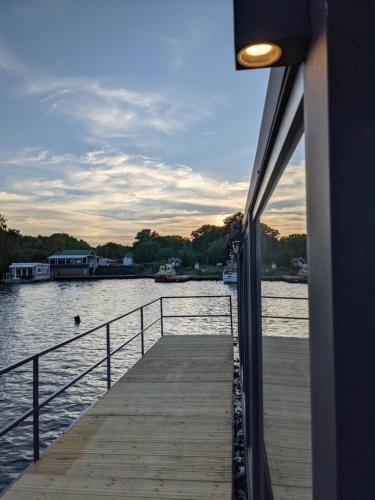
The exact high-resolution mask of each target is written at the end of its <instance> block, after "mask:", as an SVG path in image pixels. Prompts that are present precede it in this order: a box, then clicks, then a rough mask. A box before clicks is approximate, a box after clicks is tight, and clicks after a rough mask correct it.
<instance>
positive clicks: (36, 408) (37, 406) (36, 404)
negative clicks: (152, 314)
mask: <svg viewBox="0 0 375 500" xmlns="http://www.w3.org/2000/svg"><path fill="white" fill-rule="evenodd" d="M219 297H220V298H228V299H229V313H228V314H204V315H202V314H196V315H194V314H193V315H192V314H189V315H165V314H164V313H163V301H164V300H170V299H186V298H219ZM156 302H160V316H159V317H158V318H156V320H154V321H153V322H152V323H150V324H148V325H147V326H145V325H144V314H143V311H144V309H145V308H146V307H148V306H150V305H152V304H155V303H156ZM138 311H139V312H140V327H141V328H140V331H139V332H138V333H136V334H135V335H133V336H132V337H131V338H130V339H128V340H126V341H125V342H124V343H122V344H121V345H120V346H118V347H116V349H114V350H111V337H110V325H111V324H112V323H115V322H116V321H119V320H120V319H123V318H125V317H127V316H130V315H131V314H134V313H136V312H138ZM210 316H212V317H227V318H230V329H231V334H232V336H233V312H232V296H231V295H176V296H165V297H164V296H162V297H159V298H158V299H155V300H152V301H150V302H148V303H146V304H143V305H142V306H139V307H137V308H135V309H133V310H131V311H128V312H127V313H125V314H122V315H120V316H117V317H116V318H113V319H111V320H109V321H106V322H105V323H102V324H101V325H99V326H96V327H95V328H91V329H90V330H88V331H86V332H83V333H81V334H79V335H76V336H75V337H72V338H70V339H67V340H65V341H63V342H60V343H59V344H56V345H54V346H52V347H49V348H47V349H44V350H43V351H40V352H38V353H36V354H32V355H31V356H28V357H27V358H25V359H23V360H20V361H18V362H16V363H13V364H12V365H10V366H7V367H6V368H3V369H1V370H0V376H1V375H4V374H6V373H9V372H11V371H13V370H16V369H17V368H19V367H20V366H23V365H25V364H27V363H30V362H32V363H33V407H32V408H31V409H29V410H28V411H27V412H25V413H24V414H23V415H21V416H20V417H18V418H17V419H16V420H14V421H13V422H11V423H10V424H8V425H6V426H5V427H3V428H2V429H0V438H1V437H2V436H4V435H5V434H7V433H8V432H10V431H11V430H13V429H14V428H16V427H17V426H18V425H19V424H20V423H22V422H23V421H24V420H26V419H28V418H29V417H31V416H33V448H34V462H36V461H37V460H39V452H40V437H39V415H40V410H41V409H42V408H44V407H45V406H46V405H47V404H48V403H50V402H51V401H53V400H54V399H55V398H56V397H57V396H59V395H60V394H62V393H63V392H65V391H66V390H67V389H69V388H70V387H71V386H72V385H74V384H75V383H76V382H78V381H79V380H81V379H82V378H83V377H84V376H85V375H87V374H89V373H90V372H92V371H93V370H95V368H97V367H98V366H100V365H101V364H103V363H104V362H107V390H109V389H110V388H111V357H112V356H113V355H114V354H116V353H117V352H119V351H120V350H121V349H123V348H124V347H125V346H127V345H128V344H130V342H132V341H133V340H135V339H136V338H137V337H139V336H141V353H142V356H143V355H144V333H145V332H146V331H147V330H149V329H150V328H151V327H152V326H154V325H155V324H156V323H158V322H159V321H160V334H161V336H163V335H164V325H163V320H164V318H201V317H210ZM102 328H105V329H106V356H104V357H103V358H101V359H100V360H99V361H97V362H96V363H94V364H93V365H92V366H90V367H89V368H87V369H86V370H85V371H84V372H82V373H80V374H79V375H78V376H77V377H75V378H74V379H73V380H70V381H69V382H68V383H66V384H65V385H64V386H62V387H60V388H59V389H58V390H57V391H55V392H54V393H52V394H51V395H49V396H48V397H47V398H46V399H44V400H43V401H39V358H41V357H42V356H45V355H46V354H49V353H50V352H53V351H56V350H57V349H60V348H62V347H65V346H67V345H69V344H71V343H73V342H76V341H77V340H80V339H82V338H83V337H86V336H87V335H89V334H91V333H94V332H96V331H98V330H100V329H102Z"/></svg>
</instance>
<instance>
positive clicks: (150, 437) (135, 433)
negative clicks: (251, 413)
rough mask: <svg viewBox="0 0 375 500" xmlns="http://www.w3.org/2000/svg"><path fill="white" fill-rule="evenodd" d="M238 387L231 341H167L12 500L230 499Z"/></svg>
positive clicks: (23, 481) (30, 473) (28, 475)
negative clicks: (235, 391)
mask: <svg viewBox="0 0 375 500" xmlns="http://www.w3.org/2000/svg"><path fill="white" fill-rule="evenodd" d="M232 381H233V339H232V337H230V336H214V335H184V336H181V335H178V336H173V335H168V336H165V337H163V338H162V339H160V340H159V341H158V342H157V343H156V344H155V345H154V346H153V347H152V348H151V349H150V350H149V351H148V352H147V353H146V354H145V356H144V357H143V358H142V359H141V360H139V361H138V362H137V363H136V364H135V365H134V366H133V368H131V369H130V370H129V371H128V373H127V374H126V375H125V376H123V377H122V378H121V379H120V380H119V381H118V382H117V383H116V384H115V385H114V386H113V388H112V389H111V390H110V391H109V392H108V393H107V394H106V395H104V396H103V397H102V398H101V399H100V400H99V401H98V402H97V403H96V404H95V405H94V406H93V407H92V408H91V409H90V410H88V411H87V412H86V413H85V414H84V415H83V416H82V417H81V418H80V419H79V420H78V422H77V423H76V424H75V425H74V426H73V427H72V428H71V429H70V430H69V431H67V432H66V433H65V434H64V435H63V436H62V437H61V438H60V439H59V440H58V441H57V442H56V443H55V444H54V445H52V446H51V448H49V450H48V451H47V452H46V453H45V454H44V455H43V457H42V458H41V459H40V460H39V462H38V463H36V464H34V465H32V466H31V467H29V468H28V469H27V470H26V472H25V473H24V474H23V475H22V476H21V477H20V478H19V479H18V480H17V481H16V482H15V483H14V484H13V485H12V487H11V488H10V489H9V490H8V491H7V492H6V493H5V495H4V498H5V499H7V500H21V499H22V500H37V499H38V500H39V499H40V500H42V499H43V500H46V499H51V500H52V499H53V500H60V499H64V500H68V499H69V500H82V499H88V500H99V499H104V500H120V499H130V498H134V499H140V498H141V499H156V498H159V499H160V498H163V499H179V500H181V499H202V500H203V499H216V500H219V499H230V498H231V493H232Z"/></svg>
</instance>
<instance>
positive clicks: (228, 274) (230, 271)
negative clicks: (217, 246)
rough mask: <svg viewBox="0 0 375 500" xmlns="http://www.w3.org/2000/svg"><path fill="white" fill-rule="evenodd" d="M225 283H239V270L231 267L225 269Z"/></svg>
mask: <svg viewBox="0 0 375 500" xmlns="http://www.w3.org/2000/svg"><path fill="white" fill-rule="evenodd" d="M223 283H237V269H235V268H233V267H231V266H228V267H226V268H224V271H223Z"/></svg>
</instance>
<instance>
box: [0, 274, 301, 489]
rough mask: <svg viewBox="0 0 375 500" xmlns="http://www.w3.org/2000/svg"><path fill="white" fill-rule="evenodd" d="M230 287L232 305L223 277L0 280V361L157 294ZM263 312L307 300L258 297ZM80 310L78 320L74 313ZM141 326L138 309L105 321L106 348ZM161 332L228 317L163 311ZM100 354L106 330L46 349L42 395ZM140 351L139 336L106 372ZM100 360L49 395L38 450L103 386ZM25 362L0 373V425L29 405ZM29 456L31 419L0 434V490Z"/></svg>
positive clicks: (215, 309) (271, 330) (289, 288)
mask: <svg viewBox="0 0 375 500" xmlns="http://www.w3.org/2000/svg"><path fill="white" fill-rule="evenodd" d="M228 293H230V294H231V295H232V297H233V305H234V308H235V306H236V299H237V297H236V289H235V286H233V285H223V284H222V283H221V282H214V281H207V282H187V283H179V284H177V283H176V284H171V283H170V284H163V283H154V282H153V280H149V279H144V280H102V281H92V282H85V281H76V282H73V281H72V282H48V283H38V284H32V285H23V286H22V285H21V286H12V287H8V286H3V285H0V325H1V327H0V328H1V330H0V367H5V366H7V365H9V364H12V363H14V362H16V361H18V360H20V359H22V358H24V357H26V356H29V355H30V354H33V353H36V352H38V351H41V350H43V349H45V348H47V347H50V346H52V345H54V344H57V343H59V342H62V341H63V340H65V339H68V338H70V337H72V336H75V335H77V334H79V333H81V332H84V331H86V330H88V329H90V328H92V327H94V326H97V325H98V324H101V323H103V322H105V321H107V320H109V319H111V318H114V317H116V316H119V315H121V314H124V313H125V312H127V311H129V310H132V309H134V308H136V307H138V306H140V305H142V304H144V303H146V302H149V301H151V300H153V299H156V298H158V297H160V296H161V295H203V294H205V295H207V294H213V295H222V294H228ZM263 294H264V295H272V296H275V295H282V296H287V297H293V296H306V295H307V287H306V285H296V284H287V283H279V282H277V283H269V282H267V283H264V284H263ZM227 307H228V300H227V299H206V300H204V301H203V300H197V299H184V300H179V301H176V300H175V301H173V300H170V301H167V302H166V303H165V305H164V314H193V313H195V314H207V313H211V314H222V313H223V312H227ZM263 309H264V314H267V315H282V316H287V315H288V314H289V315H292V316H307V303H306V302H305V301H289V300H272V299H265V300H264V301H263ZM159 313H160V309H159V303H156V304H154V305H152V306H150V307H149V308H147V309H146V310H145V316H144V318H145V326H146V325H148V324H150V323H151V322H152V321H153V320H154V319H156V318H157V317H158V316H159ZM77 314H79V315H80V317H81V324H80V325H79V326H77V325H75V324H74V321H73V318H74V316H76V315H77ZM234 316H235V319H236V312H235V314H234ZM139 326H140V317H139V313H136V314H134V315H131V316H129V317H127V318H124V319H122V320H120V321H119V322H117V323H115V324H113V325H112V326H111V341H112V348H116V346H118V345H120V344H121V343H123V342H125V340H126V339H128V338H130V337H131V336H132V335H134V334H135V333H138V331H139ZM164 332H165V334H168V333H176V334H178V333H181V334H186V333H189V334H197V333H216V334H217V333H219V334H227V333H230V328H229V322H228V319H227V318H204V319H194V320H191V319H165V320H164ZM263 333H264V334H270V335H295V336H306V335H307V333H308V331H307V322H303V321H298V322H297V321H285V320H276V319H265V320H264V323H263ZM159 336H160V324H159V323H156V325H155V326H154V327H152V328H150V329H149V330H148V331H147V333H145V349H148V348H149V347H150V346H151V345H152V344H153V343H154V342H155V341H156V340H157V339H158V338H159ZM104 356H105V330H104V329H102V330H99V331H98V332H95V333H93V334H91V335H89V336H88V337H86V338H84V339H80V340H78V341H77V342H74V343H73V344H71V345H69V346H67V347H64V348H62V349H60V350H58V351H56V352H54V353H50V354H48V355H47V356H45V357H43V358H42V359H41V360H40V398H41V400H42V399H44V398H45V397H46V396H47V395H48V394H51V393H52V392H54V391H56V389H57V388H58V387H61V386H62V385H64V384H66V383H67V382H68V381H69V380H71V379H72V378H74V377H75V376H77V375H78V374H79V373H81V372H82V371H84V370H85V369H86V368H88V367H89V366H90V365H91V364H93V363H94V362H95V361H98V360H99V359H101V358H102V357H104ZM139 357H140V338H137V339H136V340H134V341H133V342H132V343H131V344H129V345H128V346H126V348H125V349H124V350H123V351H120V353H118V354H116V355H115V356H114V357H113V358H112V380H113V381H115V380H116V379H117V378H118V377H120V376H121V375H123V374H124V373H125V372H126V370H127V369H128V368H129V367H131V366H132V365H133V364H134V362H135V361H136V360H137V359H139ZM105 375H106V373H105V365H104V364H103V365H102V366H101V367H99V368H97V369H96V370H95V371H94V372H93V373H91V374H89V375H87V376H86V377H84V378H83V379H82V380H81V381H80V382H78V383H77V384H76V385H74V386H73V387H71V388H70V389H69V390H68V391H67V392H66V393H65V394H63V395H61V396H59V397H58V398H57V399H56V400H54V401H53V402H52V403H50V404H49V405H48V406H47V407H46V410H45V411H43V413H42V415H41V451H42V452H43V450H44V449H45V448H46V447H47V446H48V445H50V444H51V443H52V442H53V441H54V440H55V439H56V437H58V436H59V435H60V434H61V432H62V431H63V430H64V429H66V427H67V426H69V425H71V423H72V422H73V421H74V420H75V419H76V418H77V417H78V416H79V414H80V413H82V411H83V410H85V408H87V407H88V406H89V405H90V404H92V403H93V402H94V401H95V400H96V399H97V398H98V397H99V396H100V395H101V394H103V392H104V391H105V389H106V377H105ZM31 381H32V367H31V364H28V365H25V366H24V367H21V368H19V369H17V371H15V372H13V373H12V374H10V375H6V376H3V377H1V380H0V391H1V400H0V426H1V427H3V426H4V425H6V424H8V423H10V422H11V421H12V420H13V419H14V418H16V417H17V416H20V415H22V413H24V412H25V411H27V410H28V409H29V408H30V406H31V397H32V383H31ZM31 459H32V434H31V421H30V420H27V421H26V422H24V423H23V424H21V426H19V427H18V428H17V429H15V430H13V431H12V432H10V433H8V434H7V435H6V436H5V437H4V438H0V491H1V489H2V488H4V487H5V486H6V485H7V484H9V482H10V481H11V480H13V479H14V478H15V477H16V476H17V475H18V474H19V472H20V471H22V470H23V469H24V468H25V466H26V465H27V464H28V463H29V462H30V461H31Z"/></svg>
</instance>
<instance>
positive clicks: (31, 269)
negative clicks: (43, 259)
mask: <svg viewBox="0 0 375 500" xmlns="http://www.w3.org/2000/svg"><path fill="white" fill-rule="evenodd" d="M49 278H50V270H49V265H48V264H42V263H40V262H15V263H13V264H11V265H10V266H9V273H7V274H5V276H4V281H5V283H31V282H33V281H44V280H48V279H49Z"/></svg>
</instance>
